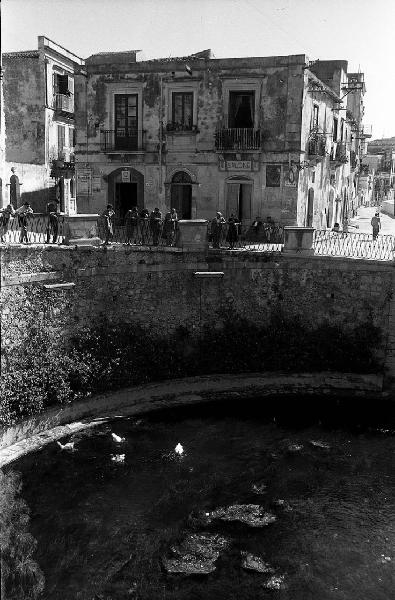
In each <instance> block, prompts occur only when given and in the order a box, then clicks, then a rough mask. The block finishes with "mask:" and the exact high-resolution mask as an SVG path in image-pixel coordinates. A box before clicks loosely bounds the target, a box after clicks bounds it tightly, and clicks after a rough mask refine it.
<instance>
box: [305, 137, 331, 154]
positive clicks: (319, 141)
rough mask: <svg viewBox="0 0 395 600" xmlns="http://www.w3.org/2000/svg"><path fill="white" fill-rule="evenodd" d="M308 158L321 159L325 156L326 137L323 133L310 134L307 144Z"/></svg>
mask: <svg viewBox="0 0 395 600" xmlns="http://www.w3.org/2000/svg"><path fill="white" fill-rule="evenodd" d="M307 154H308V155H309V156H312V157H313V156H314V157H319V158H323V157H324V156H325V155H326V136H325V135H324V134H323V133H312V134H310V137H309V139H308V142H307Z"/></svg>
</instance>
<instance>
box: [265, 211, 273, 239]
mask: <svg viewBox="0 0 395 600" xmlns="http://www.w3.org/2000/svg"><path fill="white" fill-rule="evenodd" d="M274 227H275V225H274V222H273V219H272V218H271V216H270V215H269V216H267V217H266V221H265V222H264V223H263V230H264V232H265V241H266V242H268V243H269V242H270V241H271V239H272V235H273V233H274Z"/></svg>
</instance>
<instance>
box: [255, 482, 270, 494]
mask: <svg viewBox="0 0 395 600" xmlns="http://www.w3.org/2000/svg"><path fill="white" fill-rule="evenodd" d="M252 491H253V492H254V494H266V491H267V484H266V483H253V484H252Z"/></svg>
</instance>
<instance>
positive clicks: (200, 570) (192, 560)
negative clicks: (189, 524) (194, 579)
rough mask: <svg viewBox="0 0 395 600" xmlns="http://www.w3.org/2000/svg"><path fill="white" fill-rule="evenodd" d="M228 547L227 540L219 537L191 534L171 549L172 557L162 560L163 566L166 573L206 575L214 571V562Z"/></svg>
mask: <svg viewBox="0 0 395 600" xmlns="http://www.w3.org/2000/svg"><path fill="white" fill-rule="evenodd" d="M228 545H229V540H227V539H226V538H224V537H222V536H220V535H215V534H209V533H200V534H195V533H192V534H190V535H188V536H187V537H186V538H185V539H184V540H183V541H182V542H181V543H180V544H179V545H177V546H173V547H172V548H171V551H172V553H173V556H172V557H171V558H163V559H162V562H163V566H164V567H165V569H166V571H167V572H168V573H183V574H184V575H197V574H201V575H208V574H209V573H212V572H213V571H215V562H216V560H217V558H218V557H219V555H220V552H221V551H222V550H224V549H225V548H227V547H228Z"/></svg>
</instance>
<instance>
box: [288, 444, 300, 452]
mask: <svg viewBox="0 0 395 600" xmlns="http://www.w3.org/2000/svg"><path fill="white" fill-rule="evenodd" d="M301 450H303V444H289V446H288V451H289V452H300V451H301Z"/></svg>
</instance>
